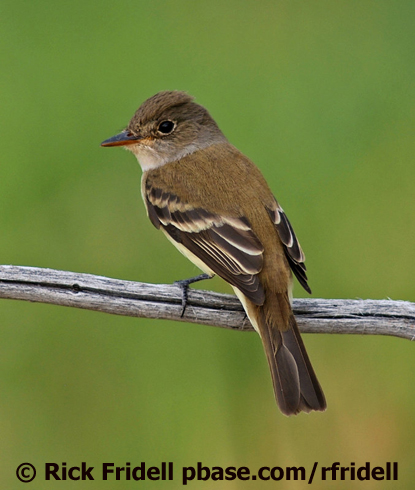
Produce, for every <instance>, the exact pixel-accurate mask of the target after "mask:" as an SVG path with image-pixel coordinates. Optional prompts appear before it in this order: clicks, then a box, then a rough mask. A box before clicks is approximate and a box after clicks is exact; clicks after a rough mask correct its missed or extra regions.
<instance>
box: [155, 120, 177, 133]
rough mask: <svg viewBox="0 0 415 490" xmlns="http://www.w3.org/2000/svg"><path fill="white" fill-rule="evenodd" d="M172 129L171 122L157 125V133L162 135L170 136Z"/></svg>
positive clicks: (172, 124)
mask: <svg viewBox="0 0 415 490" xmlns="http://www.w3.org/2000/svg"><path fill="white" fill-rule="evenodd" d="M173 129H174V122H173V121H163V122H161V123H160V124H159V127H158V131H159V133H163V134H170V133H171V132H172V131H173Z"/></svg>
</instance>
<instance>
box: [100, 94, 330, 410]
mask: <svg viewBox="0 0 415 490" xmlns="http://www.w3.org/2000/svg"><path fill="white" fill-rule="evenodd" d="M101 146H103V147H112V146H123V147H125V148H126V149H127V150H129V151H131V152H132V153H133V154H134V155H135V156H136V157H137V160H138V162H139V164H140V166H141V168H142V171H143V174H142V180H141V193H142V198H143V201H144V204H145V207H146V210H147V215H148V217H149V219H150V221H151V223H152V224H153V225H154V226H155V227H156V228H157V229H159V230H161V231H162V232H163V233H164V235H165V236H166V237H167V239H168V240H170V242H171V243H172V244H173V245H174V246H175V247H176V248H177V249H178V250H179V251H180V252H181V253H182V254H183V255H184V256H186V257H187V258H188V259H190V260H191V261H192V262H193V263H194V264H195V265H196V266H197V267H198V268H199V269H201V271H203V274H201V275H200V276H197V277H196V278H192V279H189V280H185V281H183V283H184V284H185V286H186V287H185V289H186V290H187V287H188V285H189V284H190V283H192V282H195V281H197V280H199V279H203V278H208V277H213V276H214V275H217V276H219V277H221V278H222V279H224V280H225V281H226V282H227V283H228V284H230V285H231V286H232V288H233V289H234V291H235V294H236V296H237V297H238V298H239V300H240V301H241V303H242V306H243V308H244V310H245V313H246V315H247V317H248V318H249V320H250V322H251V324H252V326H253V328H254V329H255V330H256V331H257V332H258V334H259V336H260V338H261V341H262V344H263V348H264V351H265V355H266V358H267V360H268V364H269V368H270V372H271V378H272V383H273V388H274V393H275V398H276V401H277V405H278V406H279V408H280V410H281V412H282V413H283V414H285V415H295V414H298V413H300V412H306V413H308V412H311V411H324V410H325V409H326V406H327V404H326V399H325V396H324V393H323V390H322V388H321V386H320V383H319V382H318V380H317V377H316V374H315V372H314V370H313V367H312V365H311V362H310V360H309V357H308V355H307V352H306V349H305V346H304V343H303V340H302V338H301V336H300V332H299V328H298V325H297V322H296V319H295V316H294V314H293V310H292V305H291V303H292V289H293V275H294V276H295V277H296V278H297V280H298V281H299V283H300V284H301V285H302V286H303V288H304V289H305V290H306V291H307V292H309V293H311V290H310V287H309V286H308V279H307V275H306V266H305V264H304V261H305V256H304V253H303V251H302V249H301V246H300V244H299V241H298V240H297V237H296V235H295V233H294V230H293V228H292V226H291V224H290V222H289V220H288V218H287V216H286V214H285V212H284V211H283V209H282V207H281V206H280V204H279V203H278V201H277V200H276V198H275V197H274V195H273V193H272V191H271V189H270V187H269V186H268V184H267V182H266V180H265V178H264V177H263V175H262V173H261V172H260V170H259V168H258V167H257V166H256V165H255V164H254V163H253V162H252V161H251V160H250V159H249V158H248V157H246V156H245V155H244V154H243V153H241V152H240V151H239V150H238V149H237V148H235V147H234V146H233V145H232V144H231V143H229V141H228V140H227V138H226V137H225V135H224V134H223V132H222V131H221V130H220V128H219V126H218V125H217V123H216V122H215V120H214V119H213V117H212V116H211V115H210V113H209V112H208V110H207V109H206V108H205V107H203V106H202V105H200V104H198V103H196V102H195V100H194V98H193V97H192V96H190V95H189V94H188V93H187V92H183V91H177V90H173V91H169V90H166V91H162V92H158V93H157V94H155V95H153V96H152V97H150V98H149V99H147V100H145V101H144V102H143V103H142V104H141V105H140V107H139V108H138V109H137V111H136V112H135V113H134V115H133V117H132V119H131V120H130V122H129V124H128V126H127V127H126V128H125V129H124V130H123V131H122V132H121V133H119V134H117V135H115V136H113V137H111V138H109V139H106V140H105V141H103V142H102V143H101Z"/></svg>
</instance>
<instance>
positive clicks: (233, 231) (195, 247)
mask: <svg viewBox="0 0 415 490" xmlns="http://www.w3.org/2000/svg"><path fill="white" fill-rule="evenodd" d="M145 198H146V205H147V211H148V215H149V218H150V220H151V222H152V223H153V225H154V226H155V227H156V228H163V229H164V230H165V231H166V232H167V233H168V234H169V236H170V237H171V238H172V239H173V240H174V241H175V242H177V243H179V244H182V245H183V246H184V247H185V248H187V249H188V250H189V251H190V252H191V253H192V254H193V255H195V256H196V257H197V258H198V259H200V260H202V262H204V263H205V264H206V265H207V266H208V267H209V268H210V269H211V270H212V271H214V272H215V273H216V274H217V275H218V276H220V277H222V278H223V279H225V281H227V282H228V283H230V284H231V285H232V286H235V287H237V288H238V289H240V290H241V292H242V293H244V294H245V295H246V296H247V297H248V298H249V299H250V300H251V301H253V302H254V303H255V304H257V305H261V304H263V302H264V299H265V297H264V290H263V288H262V286H261V284H260V282H259V277H258V274H259V272H260V271H261V270H262V266H263V252H264V248H263V246H262V244H261V242H260V241H259V240H258V238H257V236H256V235H255V233H254V232H253V231H252V229H251V227H250V224H249V222H248V220H247V219H246V218H244V217H223V216H218V215H216V214H214V213H210V212H209V211H206V210H205V209H203V208H200V207H199V208H194V207H192V206H190V205H189V204H187V203H184V202H182V201H181V199H180V198H179V197H178V196H176V195H174V194H171V193H170V194H169V193H166V192H162V191H161V190H160V189H157V188H154V187H149V186H146V188H145Z"/></svg>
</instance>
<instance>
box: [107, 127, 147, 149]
mask: <svg viewBox="0 0 415 490" xmlns="http://www.w3.org/2000/svg"><path fill="white" fill-rule="evenodd" d="M141 139H143V138H142V136H136V135H134V134H132V133H131V132H130V131H127V130H124V131H122V132H121V133H120V134H116V135H115V136H113V137H112V138H108V139H107V140H105V141H103V142H102V143H101V146H127V145H134V144H135V143H137V142H138V141H139V140H141Z"/></svg>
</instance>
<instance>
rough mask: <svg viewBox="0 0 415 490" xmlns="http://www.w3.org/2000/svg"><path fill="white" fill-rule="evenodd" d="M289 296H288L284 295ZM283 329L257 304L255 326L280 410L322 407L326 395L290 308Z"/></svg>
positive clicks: (323, 407)
mask: <svg viewBox="0 0 415 490" xmlns="http://www.w3.org/2000/svg"><path fill="white" fill-rule="evenodd" d="M287 299H288V298H287ZM289 311H290V312H289V315H288V318H287V320H286V321H287V325H286V327H285V329H281V328H278V327H280V326H279V325H275V324H273V323H274V322H273V321H272V319H271V318H270V316H269V315H268V314H267V312H266V305H264V306H259V307H258V310H257V312H258V315H257V320H258V328H259V332H260V335H261V339H262V343H263V345H264V350H265V354H266V356H267V359H268V364H269V367H270V370H271V376H272V382H273V385H274V391H275V398H276V400H277V403H278V406H279V408H280V410H281V412H282V413H284V414H285V415H295V414H297V413H299V412H301V411H304V412H310V411H312V410H319V411H323V410H325V409H326V406H327V405H326V399H325V397H324V393H323V390H322V389H321V386H320V383H319V382H318V380H317V377H316V375H315V373H314V369H313V367H312V365H311V363H310V360H309V358H308V355H307V352H306V350H305V346H304V343H303V341H302V338H301V335H300V331H299V330H298V326H297V322H296V320H295V317H294V314H293V313H292V311H291V308H290V310H289Z"/></svg>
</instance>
